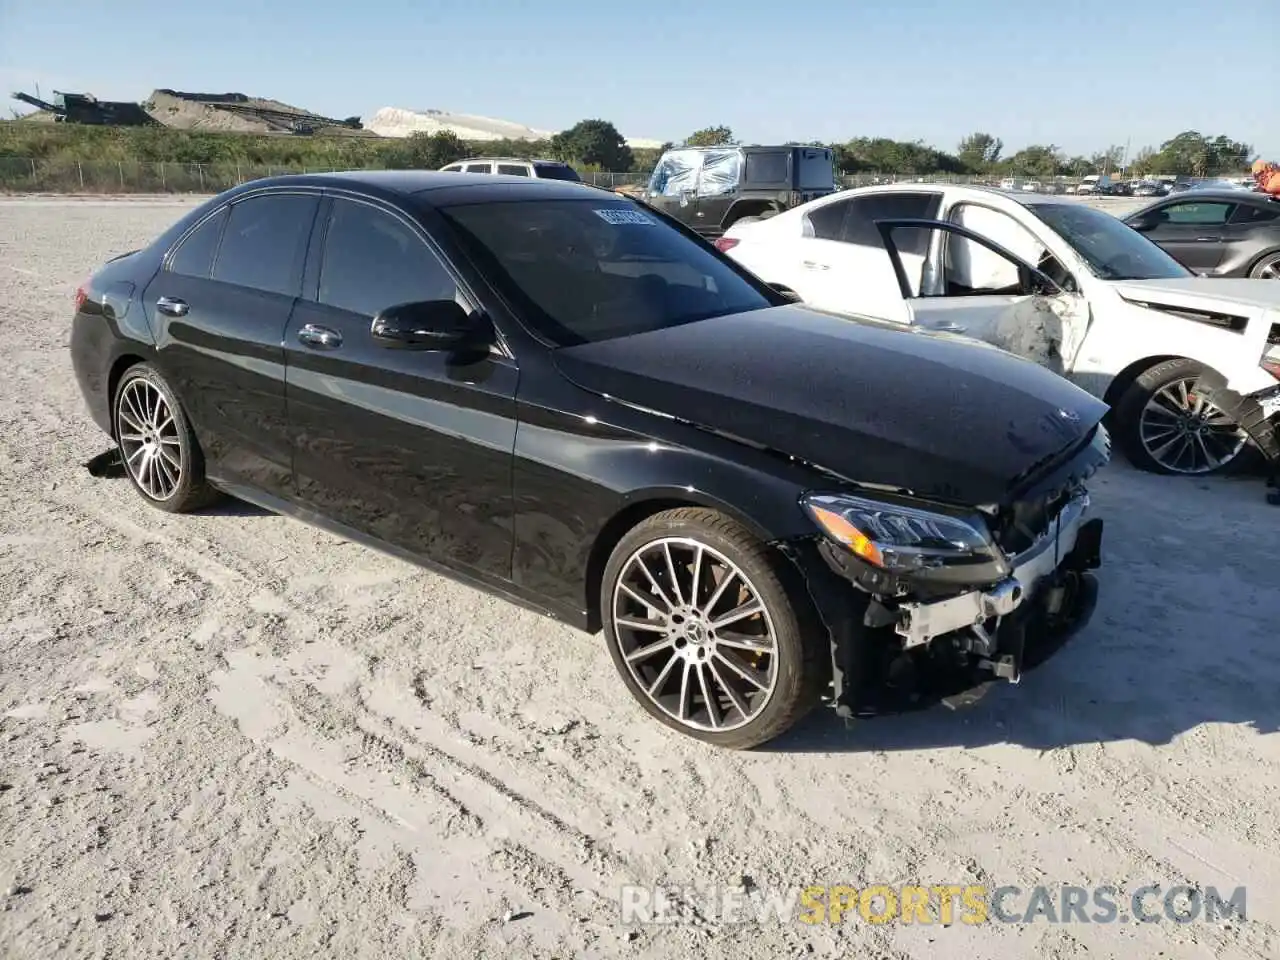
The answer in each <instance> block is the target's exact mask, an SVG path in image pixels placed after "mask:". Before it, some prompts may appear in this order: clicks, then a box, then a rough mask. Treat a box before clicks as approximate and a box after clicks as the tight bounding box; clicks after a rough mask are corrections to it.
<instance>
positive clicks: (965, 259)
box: [942, 203, 1066, 296]
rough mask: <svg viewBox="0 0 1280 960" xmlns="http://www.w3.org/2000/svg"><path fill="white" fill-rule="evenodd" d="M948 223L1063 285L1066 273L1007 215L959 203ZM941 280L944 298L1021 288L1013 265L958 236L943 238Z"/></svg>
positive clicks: (1027, 232)
mask: <svg viewBox="0 0 1280 960" xmlns="http://www.w3.org/2000/svg"><path fill="white" fill-rule="evenodd" d="M950 219H951V222H952V223H956V224H959V225H960V226H962V227H965V228H966V229H968V230H972V231H973V232H974V233H976V234H978V235H979V236H981V237H985V238H986V239H988V240H991V241H992V242H994V243H997V244H999V245H1000V246H1002V247H1004V249H1006V250H1008V251H1009V252H1010V253H1011V254H1013V255H1014V256H1015V257H1017V258H1018V259H1019V260H1021V261H1023V262H1024V263H1027V264H1029V265H1031V266H1034V267H1038V268H1039V269H1040V270H1041V271H1043V272H1044V273H1045V274H1047V275H1048V276H1049V277H1050V278H1051V279H1053V280H1054V281H1055V282H1057V283H1058V284H1059V285H1062V284H1063V283H1064V281H1065V276H1066V271H1065V270H1064V269H1063V268H1062V266H1061V265H1060V264H1059V263H1058V261H1057V259H1056V258H1055V257H1054V256H1053V254H1051V253H1050V252H1049V251H1048V250H1047V249H1046V248H1045V246H1044V244H1043V243H1041V242H1040V241H1039V239H1037V238H1036V236H1035V235H1034V234H1033V233H1032V232H1031V231H1030V230H1028V229H1027V228H1026V227H1025V226H1023V225H1022V224H1021V223H1019V222H1018V221H1017V220H1015V219H1014V218H1013V217H1011V216H1009V214H1007V213H1004V212H1003V211H1000V210H993V209H992V208H990V207H984V206H982V205H981V204H976V203H961V204H958V205H956V207H955V208H953V210H952V212H951V217H950ZM942 277H943V288H944V290H945V291H946V295H947V296H963V295H965V294H977V295H991V294H997V293H1008V292H1011V291H1016V290H1018V289H1019V288H1020V286H1021V277H1020V276H1019V272H1018V264H1017V263H1016V262H1014V261H1011V260H1009V259H1008V258H1006V257H1003V256H1001V255H1000V254H998V253H996V252H995V251H994V250H992V249H990V248H989V247H984V246H983V245H982V244H980V243H976V242H974V241H973V240H970V239H969V238H968V237H964V236H961V235H959V234H949V235H948V236H947V243H946V252H945V253H944V255H943V274H942Z"/></svg>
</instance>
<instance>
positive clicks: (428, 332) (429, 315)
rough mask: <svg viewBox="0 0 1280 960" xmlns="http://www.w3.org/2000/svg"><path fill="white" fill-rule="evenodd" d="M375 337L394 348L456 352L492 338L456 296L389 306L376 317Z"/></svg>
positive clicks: (485, 346) (372, 329)
mask: <svg viewBox="0 0 1280 960" xmlns="http://www.w3.org/2000/svg"><path fill="white" fill-rule="evenodd" d="M369 333H370V335H371V336H372V337H373V339H374V341H375V342H377V343H379V344H381V345H382V346H384V347H389V348H391V349H393V350H438V351H445V352H449V353H455V352H459V351H464V350H471V349H479V348H483V349H488V347H489V345H490V343H491V342H492V338H491V337H489V336H488V335H487V334H486V332H485V330H484V328H483V325H482V324H479V323H478V322H477V321H476V320H475V319H474V318H473V317H471V316H470V315H469V314H468V313H467V311H466V310H465V309H464V308H463V307H462V305H461V304H459V303H458V302H457V301H456V300H422V301H418V302H415V303H398V304H396V305H395V306H392V307H387V308H386V309H385V310H382V311H380V312H379V313H378V315H377V316H376V317H374V318H373V324H372V325H371V326H370V328H369Z"/></svg>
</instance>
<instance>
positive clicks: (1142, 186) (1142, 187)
mask: <svg viewBox="0 0 1280 960" xmlns="http://www.w3.org/2000/svg"><path fill="white" fill-rule="evenodd" d="M1168 192H1169V186H1168V184H1165V183H1161V182H1160V181H1159V180H1143V181H1142V182H1140V183H1139V184H1138V185H1137V186H1136V187H1134V188H1133V195H1134V196H1135V197H1163V196H1165V195H1166V194H1168Z"/></svg>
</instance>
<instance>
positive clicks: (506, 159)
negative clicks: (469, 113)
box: [449, 157, 568, 167]
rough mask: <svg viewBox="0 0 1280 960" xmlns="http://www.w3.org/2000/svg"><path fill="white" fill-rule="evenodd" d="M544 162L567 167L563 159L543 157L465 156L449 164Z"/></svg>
mask: <svg viewBox="0 0 1280 960" xmlns="http://www.w3.org/2000/svg"><path fill="white" fill-rule="evenodd" d="M481 162H489V163H535V164H536V163H544V164H549V165H551V166H555V167H567V166H568V164H567V163H565V162H564V161H563V160H551V159H548V158H545V157H467V158H465V159H463V160H455V161H453V163H451V164H449V166H451V167H452V166H454V165H456V164H459V163H481Z"/></svg>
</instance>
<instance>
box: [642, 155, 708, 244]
mask: <svg viewBox="0 0 1280 960" xmlns="http://www.w3.org/2000/svg"><path fill="white" fill-rule="evenodd" d="M701 169H702V151H701V150H669V151H667V152H666V153H665V154H663V155H662V159H661V160H659V161H658V165H657V166H656V167H654V170H653V175H652V176H651V177H650V178H649V186H648V187H647V188H646V190H645V202H646V203H648V204H649V205H650V206H652V207H656V208H657V209H658V210H661V211H662V212H663V213H665V214H667V216H670V217H674V218H675V219H677V220H679V221H680V222H681V223H683V224H686V225H688V226H690V227H693V228H695V229H696V228H697V226H698V219H697V215H698V172H699V171H700V170H701Z"/></svg>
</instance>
